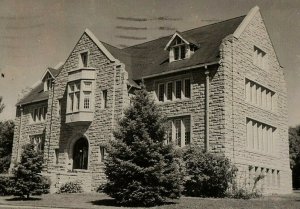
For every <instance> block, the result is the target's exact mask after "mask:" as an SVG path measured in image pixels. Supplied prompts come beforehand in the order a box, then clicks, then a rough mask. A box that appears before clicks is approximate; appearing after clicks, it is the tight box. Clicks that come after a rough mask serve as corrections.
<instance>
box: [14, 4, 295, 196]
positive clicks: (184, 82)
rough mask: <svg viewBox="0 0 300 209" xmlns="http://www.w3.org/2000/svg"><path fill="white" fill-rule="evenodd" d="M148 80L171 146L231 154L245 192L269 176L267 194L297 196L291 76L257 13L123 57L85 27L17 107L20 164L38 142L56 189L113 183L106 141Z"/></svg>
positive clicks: (157, 42) (16, 156)
mask: <svg viewBox="0 0 300 209" xmlns="http://www.w3.org/2000/svg"><path fill="white" fill-rule="evenodd" d="M142 80H143V81H144V83H145V84H146V88H147V90H149V92H151V94H152V95H153V97H154V98H155V100H156V101H157V105H159V107H160V108H161V109H162V111H163V112H164V113H165V114H166V115H167V117H168V118H169V129H168V133H167V141H173V143H175V144H176V145H177V146H179V147H182V146H185V145H187V144H191V143H192V144H197V145H199V146H201V147H203V148H204V149H206V150H208V151H210V152H214V153H223V154H224V155H225V156H227V157H228V158H230V159H231V161H232V162H233V163H234V164H235V165H236V166H237V167H238V169H239V171H238V177H237V180H238V183H239V184H240V185H242V186H249V187H251V186H252V185H253V183H254V181H253V178H254V177H255V176H257V175H259V174H263V175H265V178H264V179H263V180H261V181H260V182H259V183H258V185H257V187H258V188H261V189H262V191H263V192H265V193H288V192H291V171H290V168H289V146H288V125H287V89H286V83H285V79H284V70H283V68H282V67H281V66H280V64H279V61H278V58H277V56H276V53H275V51H274V48H273V45H272V42H271V40H270V37H269V35H268V32H267V29H266V26H265V24H264V22H263V19H262V17H261V14H260V11H259V8H258V7H254V8H253V9H251V10H250V11H249V13H248V14H247V15H245V16H241V17H237V18H233V19H229V20H225V21H222V22H218V23H214V24H211V25H206V26H203V27H199V28H195V29H191V30H188V31H184V32H176V33H174V34H173V35H170V36H167V37H162V38H159V39H156V40H153V41H149V42H146V43H142V44H138V45H135V46H131V47H128V48H124V49H118V48H116V47H114V46H111V45H109V44H106V43H104V42H101V41H99V40H98V39H97V38H96V37H95V36H94V35H93V33H92V32H91V31H89V30H88V29H86V30H85V31H84V33H83V34H82V36H81V37H80V39H79V41H78V42H77V43H76V45H75V47H74V49H73V50H72V52H71V53H70V55H69V57H68V58H67V60H66V61H65V62H64V63H63V64H62V65H61V66H59V67H57V68H48V69H47V70H46V72H45V73H44V75H43V76H42V77H41V79H40V83H39V84H38V85H37V86H35V87H34V88H33V89H32V90H31V91H30V92H29V93H28V94H26V95H25V96H24V97H23V98H22V99H21V100H20V101H19V102H18V103H17V105H16V106H17V111H16V112H17V113H16V127H15V135H14V144H13V160H12V162H13V163H16V162H18V161H19V159H20V154H21V152H22V145H24V144H26V143H34V144H36V148H37V149H40V150H43V153H44V160H45V162H44V171H43V173H44V175H48V176H50V177H51V179H52V187H51V189H52V191H55V190H56V189H57V188H59V186H60V185H61V184H62V183H64V182H67V181H75V180H79V181H81V182H82V184H83V186H84V190H85V191H94V190H95V189H96V188H97V187H98V186H99V185H100V184H101V183H103V182H104V181H105V175H104V172H103V168H104V163H103V160H104V158H105V143H106V142H107V141H108V140H109V139H110V138H112V137H113V135H112V131H113V130H114V128H115V127H116V123H117V121H118V120H119V119H120V118H121V117H122V113H123V111H124V109H126V107H128V105H130V97H131V96H133V95H134V91H135V90H136V89H139V84H140V82H141V81H142Z"/></svg>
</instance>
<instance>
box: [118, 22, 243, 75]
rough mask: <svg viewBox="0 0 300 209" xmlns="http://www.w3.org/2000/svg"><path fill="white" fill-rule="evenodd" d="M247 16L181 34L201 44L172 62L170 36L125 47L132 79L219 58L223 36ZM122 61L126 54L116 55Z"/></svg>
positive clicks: (126, 63)
mask: <svg viewBox="0 0 300 209" xmlns="http://www.w3.org/2000/svg"><path fill="white" fill-rule="evenodd" d="M244 18H245V16H241V17H236V18H233V19H229V20H225V21H222V22H218V23H214V24H211V25H206V26H203V27H199V28H195V29H192V30H188V31H184V32H181V34H182V35H183V36H184V37H186V38H188V39H191V40H193V41H194V42H196V43H197V45H198V46H200V47H199V49H198V50H196V51H195V53H194V54H193V55H192V56H191V57H190V58H189V59H185V60H181V61H177V62H171V63H170V62H169V52H168V51H166V50H164V48H165V46H166V44H167V43H168V41H169V40H170V39H171V37H172V35H171V36H166V37H162V38H159V39H156V40H153V41H149V42H146V43H142V44H138V45H135V46H131V47H127V48H124V49H123V50H122V51H124V52H126V53H127V54H128V55H126V56H130V58H131V59H129V62H128V59H124V64H125V66H126V69H127V70H129V71H130V72H129V75H130V76H131V78H132V79H133V80H139V79H141V78H143V77H145V76H150V75H153V74H160V73H165V72H169V71H172V70H176V69H180V68H185V67H191V66H195V65H199V64H205V63H211V62H216V61H218V60H219V47H220V44H221V42H222V40H223V39H224V38H225V37H226V36H228V35H230V34H233V33H234V31H235V30H236V29H237V27H238V26H239V25H240V24H241V22H242V21H243V19H244ZM116 58H117V59H120V60H121V61H122V59H123V57H122V56H120V57H116Z"/></svg>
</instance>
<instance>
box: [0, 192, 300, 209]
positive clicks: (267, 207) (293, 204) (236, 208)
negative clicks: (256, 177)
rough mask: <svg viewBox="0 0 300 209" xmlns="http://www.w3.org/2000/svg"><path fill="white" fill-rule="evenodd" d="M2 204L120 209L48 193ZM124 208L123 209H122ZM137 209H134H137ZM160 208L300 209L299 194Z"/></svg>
mask: <svg viewBox="0 0 300 209" xmlns="http://www.w3.org/2000/svg"><path fill="white" fill-rule="evenodd" d="M0 205H22V206H47V207H65V208H81V209H85V208H101V209H102V208H103V209H108V208H121V207H120V206H118V205H116V203H115V202H114V201H113V199H111V198H109V197H108V196H106V195H105V194H94V193H90V194H86V193H85V194H47V195H43V196H41V197H36V198H33V199H31V200H26V201H23V200H18V199H15V198H14V197H11V196H10V197H0ZM122 208H124V207H122ZM138 208H139V207H136V208H135V209H138ZM152 208H157V209H174V208H178V209H179V208H180V209H183V208H188V209H202V208H203V209H212V208H217V209H243V208H251V209H299V208H300V192H298V193H297V192H295V193H293V194H290V195H280V196H268V197H262V198H258V199H251V200H237V199H228V198H224V199H216V198H194V197H193V198H190V197H181V198H180V200H171V201H169V202H168V203H166V204H165V205H161V206H157V207H152Z"/></svg>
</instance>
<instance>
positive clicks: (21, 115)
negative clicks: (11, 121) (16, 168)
mask: <svg viewBox="0 0 300 209" xmlns="http://www.w3.org/2000/svg"><path fill="white" fill-rule="evenodd" d="M22 117H23V107H22V105H20V126H19V127H20V128H19V138H18V146H17V162H19V148H20V139H21V130H22Z"/></svg>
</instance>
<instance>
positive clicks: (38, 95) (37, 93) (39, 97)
mask: <svg viewBox="0 0 300 209" xmlns="http://www.w3.org/2000/svg"><path fill="white" fill-rule="evenodd" d="M48 97H49V92H48V91H44V84H43V83H40V84H38V85H37V86H36V87H34V88H33V89H32V90H31V91H30V92H29V93H28V94H26V95H25V96H24V97H23V98H22V99H20V100H19V101H18V103H17V104H16V105H17V106H18V105H26V104H29V103H35V102H41V101H45V100H47V99H48Z"/></svg>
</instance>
